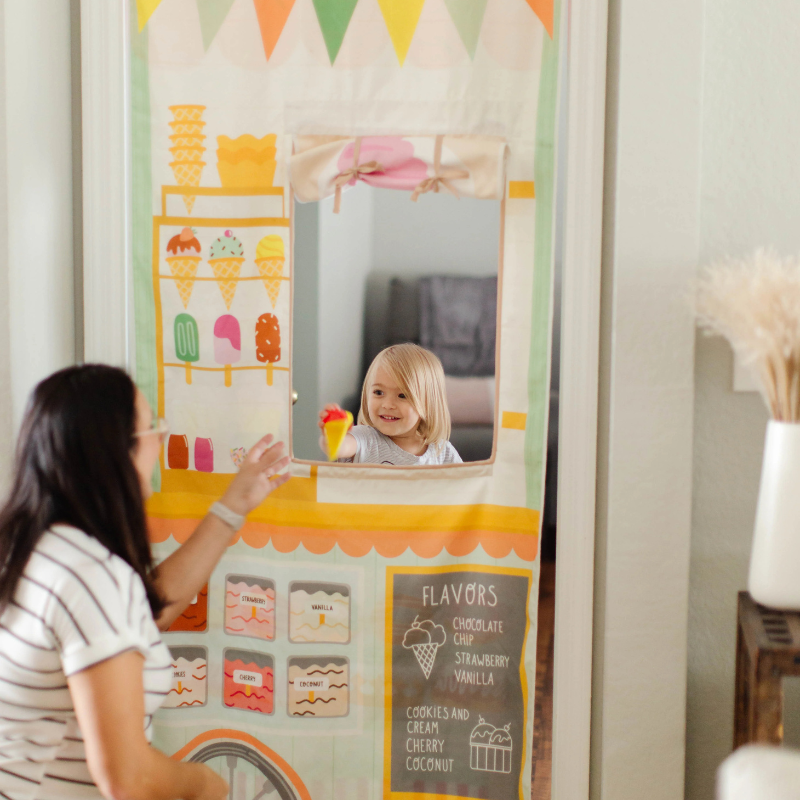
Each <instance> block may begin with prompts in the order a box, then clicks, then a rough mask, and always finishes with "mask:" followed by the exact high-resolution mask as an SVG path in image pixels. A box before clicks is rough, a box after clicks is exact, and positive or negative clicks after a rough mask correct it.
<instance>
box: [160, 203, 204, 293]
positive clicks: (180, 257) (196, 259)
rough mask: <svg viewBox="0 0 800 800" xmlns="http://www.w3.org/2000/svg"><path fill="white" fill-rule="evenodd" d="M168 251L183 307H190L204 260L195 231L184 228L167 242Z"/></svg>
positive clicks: (169, 262)
mask: <svg viewBox="0 0 800 800" xmlns="http://www.w3.org/2000/svg"><path fill="white" fill-rule="evenodd" d="M184 199H186V198H184ZM167 253H168V255H167V264H169V268H170V271H171V272H172V274H173V276H174V277H175V288H176V289H177V290H178V294H179V295H180V296H181V302H182V303H183V307H184V308H188V307H189V298H190V297H191V296H192V289H194V279H195V276H196V275H197V267H198V265H199V264H200V262H201V261H202V258H201V257H200V242H198V241H197V237H196V236H195V235H194V231H193V230H192V229H191V228H184V229H183V230H182V231H181V232H180V233H179V234H178V235H177V236H173V237H172V238H171V239H170V240H169V242H168V243H167Z"/></svg>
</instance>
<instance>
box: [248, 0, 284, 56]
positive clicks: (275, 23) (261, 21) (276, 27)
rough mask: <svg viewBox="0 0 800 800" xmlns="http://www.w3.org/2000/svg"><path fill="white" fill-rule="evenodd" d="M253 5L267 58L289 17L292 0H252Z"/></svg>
mask: <svg viewBox="0 0 800 800" xmlns="http://www.w3.org/2000/svg"><path fill="white" fill-rule="evenodd" d="M253 5H255V7H256V16H257V17H258V27H259V28H260V29H261V41H262V42H263V44H264V53H265V54H266V56H267V60H269V59H270V58H271V57H272V51H273V50H274V49H275V45H276V44H277V43H278V39H280V36H281V33H283V28H284V26H285V25H286V20H287V19H289V14H290V12H291V10H292V7H293V6H294V0H253Z"/></svg>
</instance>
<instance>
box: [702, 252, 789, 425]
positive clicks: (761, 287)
mask: <svg viewBox="0 0 800 800" xmlns="http://www.w3.org/2000/svg"><path fill="white" fill-rule="evenodd" d="M696 310H697V317H698V323H699V325H700V327H701V328H703V329H704V330H705V331H706V332H708V333H710V334H720V335H722V336H724V337H725V338H726V339H727V340H728V341H729V342H730V343H731V346H732V347H733V349H734V350H735V351H736V352H737V353H738V354H739V355H740V356H741V357H742V360H743V361H744V363H746V364H748V365H749V366H751V367H752V368H753V369H754V370H755V371H756V373H757V374H758V377H759V379H760V381H759V382H760V384H761V391H762V394H763V396H764V400H765V402H766V404H767V406H768V407H769V410H770V413H771V414H772V417H773V419H776V420H780V421H783V422H800V261H798V259H796V258H782V257H780V256H779V255H777V253H775V252H774V251H772V250H757V251H756V252H755V253H754V254H753V255H752V256H750V257H749V258H744V259H728V260H726V261H724V262H720V263H717V264H713V265H711V266H709V267H707V268H706V269H705V270H704V271H703V273H702V274H701V276H700V278H699V280H698V284H697V296H696Z"/></svg>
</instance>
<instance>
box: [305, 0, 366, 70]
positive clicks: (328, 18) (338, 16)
mask: <svg viewBox="0 0 800 800" xmlns="http://www.w3.org/2000/svg"><path fill="white" fill-rule="evenodd" d="M356 3H358V0H314V10H315V11H316V12H317V19H318V20H319V27H320V28H321V30H322V36H323V38H324V39H325V47H327V48H328V58H330V60H331V64H333V62H334V61H336V56H337V55H339V48H340V47H341V46H342V41H343V40H344V35H345V33H346V32H347V27H348V25H350V20H351V19H352V18H353V11H355V9H356Z"/></svg>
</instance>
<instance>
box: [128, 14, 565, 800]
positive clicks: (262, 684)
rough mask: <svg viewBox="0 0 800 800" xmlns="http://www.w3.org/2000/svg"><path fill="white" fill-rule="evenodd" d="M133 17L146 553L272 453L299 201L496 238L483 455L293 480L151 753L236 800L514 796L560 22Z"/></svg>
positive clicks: (285, 367)
mask: <svg viewBox="0 0 800 800" xmlns="http://www.w3.org/2000/svg"><path fill="white" fill-rule="evenodd" d="M131 15H132V17H131V21H132V25H131V37H132V42H131V58H132V63H131V75H132V99H133V113H132V125H133V130H132V142H133V184H134V194H133V216H134V237H133V242H134V244H133V246H134V278H135V287H134V288H135V326H136V378H137V381H138V383H139V385H140V386H141V387H142V389H143V390H144V391H145V393H146V394H147V395H148V396H149V398H150V401H151V403H152V404H153V406H154V408H156V409H157V411H158V413H159V414H161V415H163V416H165V417H166V418H167V419H168V421H169V423H170V430H171V433H170V436H169V439H168V441H167V445H166V447H165V449H164V453H163V455H162V458H161V462H160V465H159V471H158V476H157V486H156V491H155V493H154V495H153V497H152V498H151V500H150V501H149V508H148V512H149V520H150V528H151V533H152V538H153V540H154V547H155V550H156V553H157V555H158V556H159V557H163V556H165V555H167V554H168V553H169V552H171V551H172V550H173V549H174V548H175V547H177V546H178V544H179V543H180V542H183V541H185V540H186V537H187V536H188V535H189V534H190V533H191V531H192V530H193V528H194V526H195V525H196V524H197V521H198V519H200V518H202V516H203V515H204V514H205V513H206V510H207V509H208V506H209V505H210V504H211V502H212V501H213V500H214V499H216V498H218V497H219V496H220V495H221V494H222V492H223V491H224V489H225V487H226V486H227V483H228V482H229V481H230V479H231V476H232V475H233V474H234V473H235V471H236V470H237V468H238V466H239V464H240V463H241V459H242V458H243V457H244V454H245V453H246V451H247V448H248V447H249V446H251V445H252V444H253V442H255V441H256V440H257V439H258V438H259V437H260V436H262V435H263V434H264V433H273V434H274V435H275V436H277V437H278V438H280V439H283V440H284V441H286V442H291V440H292V433H293V431H292V391H293V386H294V380H295V377H296V376H297V374H298V373H299V372H301V371H302V370H303V369H304V365H303V363H301V362H300V361H299V360H298V359H295V358H293V340H294V339H295V337H296V336H297V334H298V331H301V330H302V326H303V325H304V324H307V320H305V319H303V317H302V315H297V316H294V315H293V305H292V303H293V296H294V280H295V277H296V267H295V264H294V260H293V253H294V246H295V242H294V203H295V201H297V200H299V201H303V202H317V201H319V200H321V199H323V198H328V197H332V198H334V203H335V205H336V207H337V208H338V209H341V208H343V207H344V206H345V205H346V204H347V203H348V201H349V199H350V198H349V197H348V193H349V191H350V190H351V189H352V188H353V187H355V186H357V185H358V184H359V182H364V183H367V184H370V185H372V186H374V187H376V188H377V189H378V190H384V189H385V190H386V191H393V192H404V193H406V195H407V200H408V202H409V203H418V204H420V205H422V204H424V203H426V202H428V201H431V199H432V197H433V195H435V194H437V193H442V192H444V193H448V194H450V195H453V196H456V197H460V198H462V197H463V198H467V197H469V198H477V199H478V200H485V201H486V203H487V207H488V206H489V204H491V203H494V204H495V205H494V206H493V207H494V208H495V209H496V208H497V206H498V204H499V205H500V208H501V220H502V222H501V241H500V248H499V250H500V256H499V262H500V271H499V277H498V297H499V300H498V325H497V340H498V345H497V354H496V399H495V424H494V430H495V438H494V446H493V451H492V457H491V458H490V459H489V460H487V461H482V462H475V463H471V464H464V465H459V464H455V465H442V466H435V467H387V466H383V465H370V464H356V465H349V464H328V463H323V462H320V463H312V462H308V461H301V460H295V461H293V463H292V466H291V472H292V475H293V478H292V480H291V481H289V482H288V483H287V484H286V485H285V486H283V487H281V488H280V489H279V490H277V491H276V492H275V493H273V495H271V496H270V498H269V499H268V501H267V502H266V503H265V504H264V505H263V506H262V507H261V508H259V509H258V510H257V511H256V512H255V513H254V514H252V515H251V518H250V520H249V521H248V523H247V524H246V526H245V527H244V528H243V529H242V531H241V534H240V536H239V537H238V538H237V540H236V541H235V542H234V544H232V545H231V547H230V548H229V551H228V553H227V555H226V556H225V557H224V558H223V560H222V562H221V563H220V565H219V567H218V569H217V570H216V571H215V573H214V574H213V575H212V577H211V579H210V581H209V583H208V585H207V587H206V588H205V589H204V590H203V591H202V592H201V593H199V594H198V596H197V597H196V598H195V600H194V602H193V603H192V604H191V605H190V606H189V608H188V609H187V610H186V611H185V613H184V614H183V616H182V617H181V618H179V620H178V621H177V622H176V623H175V624H174V625H173V627H172V629H171V630H170V631H169V632H168V633H167V634H166V635H165V636H166V639H167V643H168V645H169V647H170V650H171V653H172V657H173V668H174V680H173V687H172V690H171V691H170V693H169V696H168V698H167V701H166V703H165V707H164V708H163V710H162V711H160V712H159V714H158V715H157V717H156V719H155V722H154V724H155V726H156V736H155V741H156V743H157V744H158V745H159V746H160V747H161V748H163V749H164V750H165V751H166V752H167V753H169V754H171V755H173V757H175V758H178V759H187V760H189V759H191V760H195V761H204V762H207V763H209V764H210V765H211V766H212V767H213V768H215V769H218V770H219V771H220V773H221V774H222V775H223V776H224V777H225V778H226V779H227V780H228V781H229V783H230V785H231V798H237V799H241V800H256V799H260V798H281V799H282V800H301V799H302V800H309V799H310V798H313V800H333V798H337V799H338V798H342V797H352V798H356V799H357V800H377V798H387V800H388V799H390V798H392V799H395V800H400V798H412V797H413V798H444V797H447V798H485V799H486V800H508V799H509V798H527V797H529V795H530V778H529V776H530V772H531V770H530V759H531V752H532V751H531V736H532V731H533V713H534V698H533V690H534V678H535V643H536V598H537V587H538V576H539V552H538V541H539V527H540V522H539V520H540V512H541V506H542V497H543V485H544V461H545V458H544V454H545V441H546V428H547V418H546V414H547V398H548V397H549V336H550V334H549V331H550V320H551V294H552V292H551V288H552V287H551V264H552V233H553V168H554V157H555V154H554V139H555V136H554V130H555V119H556V103H555V98H556V96H557V87H556V83H557V73H558V60H559V52H558V41H559V34H558V32H559V4H558V2H557V0H138V2H135V3H132V4H131ZM320 213H333V209H331V208H330V207H329V206H327V205H326V206H325V207H324V208H323V209H322V210H321V212H320ZM495 213H496V212H495ZM342 313H343V314H345V313H347V309H342Z"/></svg>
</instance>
